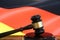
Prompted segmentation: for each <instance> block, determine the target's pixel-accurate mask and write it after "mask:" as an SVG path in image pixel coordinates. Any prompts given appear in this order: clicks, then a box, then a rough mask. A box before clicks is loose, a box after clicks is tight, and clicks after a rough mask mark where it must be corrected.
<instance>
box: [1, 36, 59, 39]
mask: <svg viewBox="0 0 60 40" xmlns="http://www.w3.org/2000/svg"><path fill="white" fill-rule="evenodd" d="M56 39H57V40H60V37H56ZM0 40H24V37H22V36H7V37H4V38H0Z"/></svg>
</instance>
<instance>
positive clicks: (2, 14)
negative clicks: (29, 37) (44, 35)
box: [0, 7, 60, 35]
mask: <svg viewBox="0 0 60 40" xmlns="http://www.w3.org/2000/svg"><path fill="white" fill-rule="evenodd" d="M37 14H38V15H40V16H41V17H42V21H43V25H44V29H45V31H46V32H49V33H52V34H54V35H60V16H58V15H55V14H53V13H51V12H48V11H45V10H42V9H38V8H34V7H21V8H14V9H4V8H0V33H2V32H7V31H10V30H14V29H18V28H20V27H24V26H26V25H29V24H31V20H30V18H31V17H32V16H33V15H37ZM30 32H34V31H33V30H32V29H31V30H25V31H23V33H22V32H18V33H16V34H12V35H25V34H27V33H30Z"/></svg>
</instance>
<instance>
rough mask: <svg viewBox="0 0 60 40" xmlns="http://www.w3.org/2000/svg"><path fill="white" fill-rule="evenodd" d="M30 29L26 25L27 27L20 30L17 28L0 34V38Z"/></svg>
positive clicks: (29, 26) (30, 26)
mask: <svg viewBox="0 0 60 40" xmlns="http://www.w3.org/2000/svg"><path fill="white" fill-rule="evenodd" d="M31 28H32V25H28V26H25V27H22V28H19V29H16V30H11V31H8V32H4V33H0V38H2V37H5V36H8V35H10V34H13V33H16V32H19V31H23V30H28V29H31Z"/></svg>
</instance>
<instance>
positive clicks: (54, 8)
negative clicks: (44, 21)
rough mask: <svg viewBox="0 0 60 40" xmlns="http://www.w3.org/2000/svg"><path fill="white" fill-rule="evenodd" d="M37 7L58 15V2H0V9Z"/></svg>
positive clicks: (46, 0) (59, 2)
mask: <svg viewBox="0 0 60 40" xmlns="http://www.w3.org/2000/svg"><path fill="white" fill-rule="evenodd" d="M26 5H27V6H33V7H38V8H41V9H44V10H47V11H50V12H52V13H54V14H57V15H60V0H39V1H36V0H35V1H34V0H0V7H3V8H16V7H22V6H26Z"/></svg>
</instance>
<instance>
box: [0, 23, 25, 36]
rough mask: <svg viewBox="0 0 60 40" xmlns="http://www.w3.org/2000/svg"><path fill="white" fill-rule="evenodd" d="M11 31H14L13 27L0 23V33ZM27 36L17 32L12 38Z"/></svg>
mask: <svg viewBox="0 0 60 40" xmlns="http://www.w3.org/2000/svg"><path fill="white" fill-rule="evenodd" d="M10 30H14V29H13V28H12V27H10V26H8V25H6V24H4V23H2V22H0V33H3V32H7V31H10ZM24 35H25V34H24V33H22V32H17V33H15V34H12V36H24Z"/></svg>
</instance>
